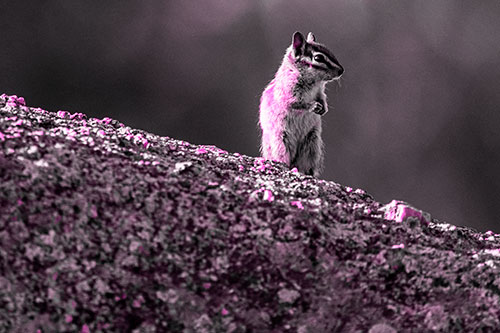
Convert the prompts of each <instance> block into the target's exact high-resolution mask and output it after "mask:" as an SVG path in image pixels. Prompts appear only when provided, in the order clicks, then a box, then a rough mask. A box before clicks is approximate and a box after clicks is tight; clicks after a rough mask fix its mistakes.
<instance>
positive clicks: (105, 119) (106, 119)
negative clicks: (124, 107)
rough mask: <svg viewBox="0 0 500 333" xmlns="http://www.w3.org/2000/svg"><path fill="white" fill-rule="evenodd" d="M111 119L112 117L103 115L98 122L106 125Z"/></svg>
mask: <svg viewBox="0 0 500 333" xmlns="http://www.w3.org/2000/svg"><path fill="white" fill-rule="evenodd" d="M112 121H113V119H111V118H109V117H104V118H102V120H100V122H101V123H102V124H106V125H109V123H111V122H112Z"/></svg>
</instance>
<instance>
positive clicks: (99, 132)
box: [97, 130, 106, 138]
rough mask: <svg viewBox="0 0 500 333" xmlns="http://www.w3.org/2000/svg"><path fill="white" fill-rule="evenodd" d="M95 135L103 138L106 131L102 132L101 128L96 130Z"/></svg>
mask: <svg viewBox="0 0 500 333" xmlns="http://www.w3.org/2000/svg"><path fill="white" fill-rule="evenodd" d="M97 135H98V136H100V137H102V138H103V137H105V136H106V132H104V131H103V130H98V131H97Z"/></svg>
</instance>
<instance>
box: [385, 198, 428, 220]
mask: <svg viewBox="0 0 500 333" xmlns="http://www.w3.org/2000/svg"><path fill="white" fill-rule="evenodd" d="M380 210H381V211H382V212H383V213H384V218H385V219H386V220H393V221H395V222H403V221H404V220H405V219H406V218H408V217H416V218H417V219H419V220H420V221H422V222H425V223H429V222H430V219H431V217H430V214H429V213H426V212H423V211H421V210H419V209H416V208H414V207H412V206H410V205H409V204H408V203H406V202H404V201H398V200H392V201H391V202H390V203H388V204H387V205H385V206H383V207H382V208H380Z"/></svg>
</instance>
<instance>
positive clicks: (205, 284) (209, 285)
mask: <svg viewBox="0 0 500 333" xmlns="http://www.w3.org/2000/svg"><path fill="white" fill-rule="evenodd" d="M211 286H212V284H211V283H210V282H205V283H203V288H205V289H210V287H211Z"/></svg>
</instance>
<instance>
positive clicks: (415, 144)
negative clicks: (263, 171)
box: [0, 0, 500, 232]
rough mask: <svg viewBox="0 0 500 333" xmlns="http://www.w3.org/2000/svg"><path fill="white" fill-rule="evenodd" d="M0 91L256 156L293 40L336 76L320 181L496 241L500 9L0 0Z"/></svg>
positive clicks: (450, 4) (382, 2)
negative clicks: (263, 106) (266, 100)
mask: <svg viewBox="0 0 500 333" xmlns="http://www.w3.org/2000/svg"><path fill="white" fill-rule="evenodd" d="M0 3H1V6H0V43H1V44H0V93H7V94H17V95H20V96H24V97H25V98H26V100H27V103H28V105H30V106H40V107H42V108H45V109H48V110H51V111H57V110H68V111H71V112H83V113H86V114H87V115H89V116H93V117H104V116H109V117H112V118H115V119H119V120H120V121H122V122H124V123H125V124H127V125H129V126H131V127H137V128H142V129H145V130H147V131H149V132H152V133H156V134H159V135H164V136H170V137H173V138H176V139H182V140H186V141H189V142H192V143H196V144H214V145H217V146H218V147H220V148H223V149H226V150H228V151H230V152H240V153H243V154H246V155H251V156H258V154H259V149H258V147H259V135H260V132H259V129H258V126H257V121H258V105H259V98H260V94H261V92H262V90H263V89H264V87H265V86H266V85H267V83H268V82H269V81H270V80H271V79H272V78H273V76H274V73H275V71H276V70H277V68H278V66H279V65H280V62H281V59H282V56H283V54H284V51H285V49H286V48H287V47H288V45H289V44H290V42H291V36H292V33H293V32H294V31H295V30H300V31H302V32H303V33H307V32H309V31H312V32H314V33H315V35H316V38H317V40H318V41H319V42H322V43H324V44H326V45H327V46H328V47H329V48H330V49H332V50H333V51H334V53H335V55H336V56H337V58H338V59H339V61H340V63H341V64H342V65H343V66H344V67H345V69H346V72H345V74H344V76H343V78H342V80H341V81H340V84H337V83H335V82H333V83H330V84H329V86H328V87H329V89H328V96H329V105H330V113H328V114H327V115H326V116H325V117H324V118H323V123H324V134H323V138H324V141H325V143H326V165H325V171H324V173H323V174H322V178H324V179H327V180H333V181H335V182H339V183H341V184H343V185H346V186H351V187H353V188H363V189H365V190H366V191H368V192H369V193H370V194H372V195H373V196H374V197H375V199H376V200H378V201H381V202H388V201H390V200H392V199H393V198H397V199H401V200H406V201H408V202H410V203H412V204H413V205H415V206H417V207H419V208H421V209H424V210H426V211H428V212H430V213H431V214H432V215H433V217H436V218H439V219H441V220H443V221H447V222H450V223H453V224H457V225H467V226H472V227H474V228H476V229H479V230H481V231H486V230H493V231H495V232H500V221H499V220H498V216H499V214H500V205H498V201H499V198H500V172H499V169H500V168H499V166H500V165H499V161H500V113H499V111H500V108H499V105H500V89H499V86H500V84H499V83H500V2H499V1H496V0H492V1H459V0H433V1H428V0H425V1H416V0H405V1H402V0H393V1H387V0H336V1H332V0H307V1H305V0H301V1H299V0H259V1H257V0H230V1H223V0H203V1H188V0H182V1H181V0H179V1H175V0H169V1H95V0H93V1H90V0H86V1H76V0H75V1H65V0H60V1H25V0H17V1H5V0H0Z"/></svg>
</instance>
